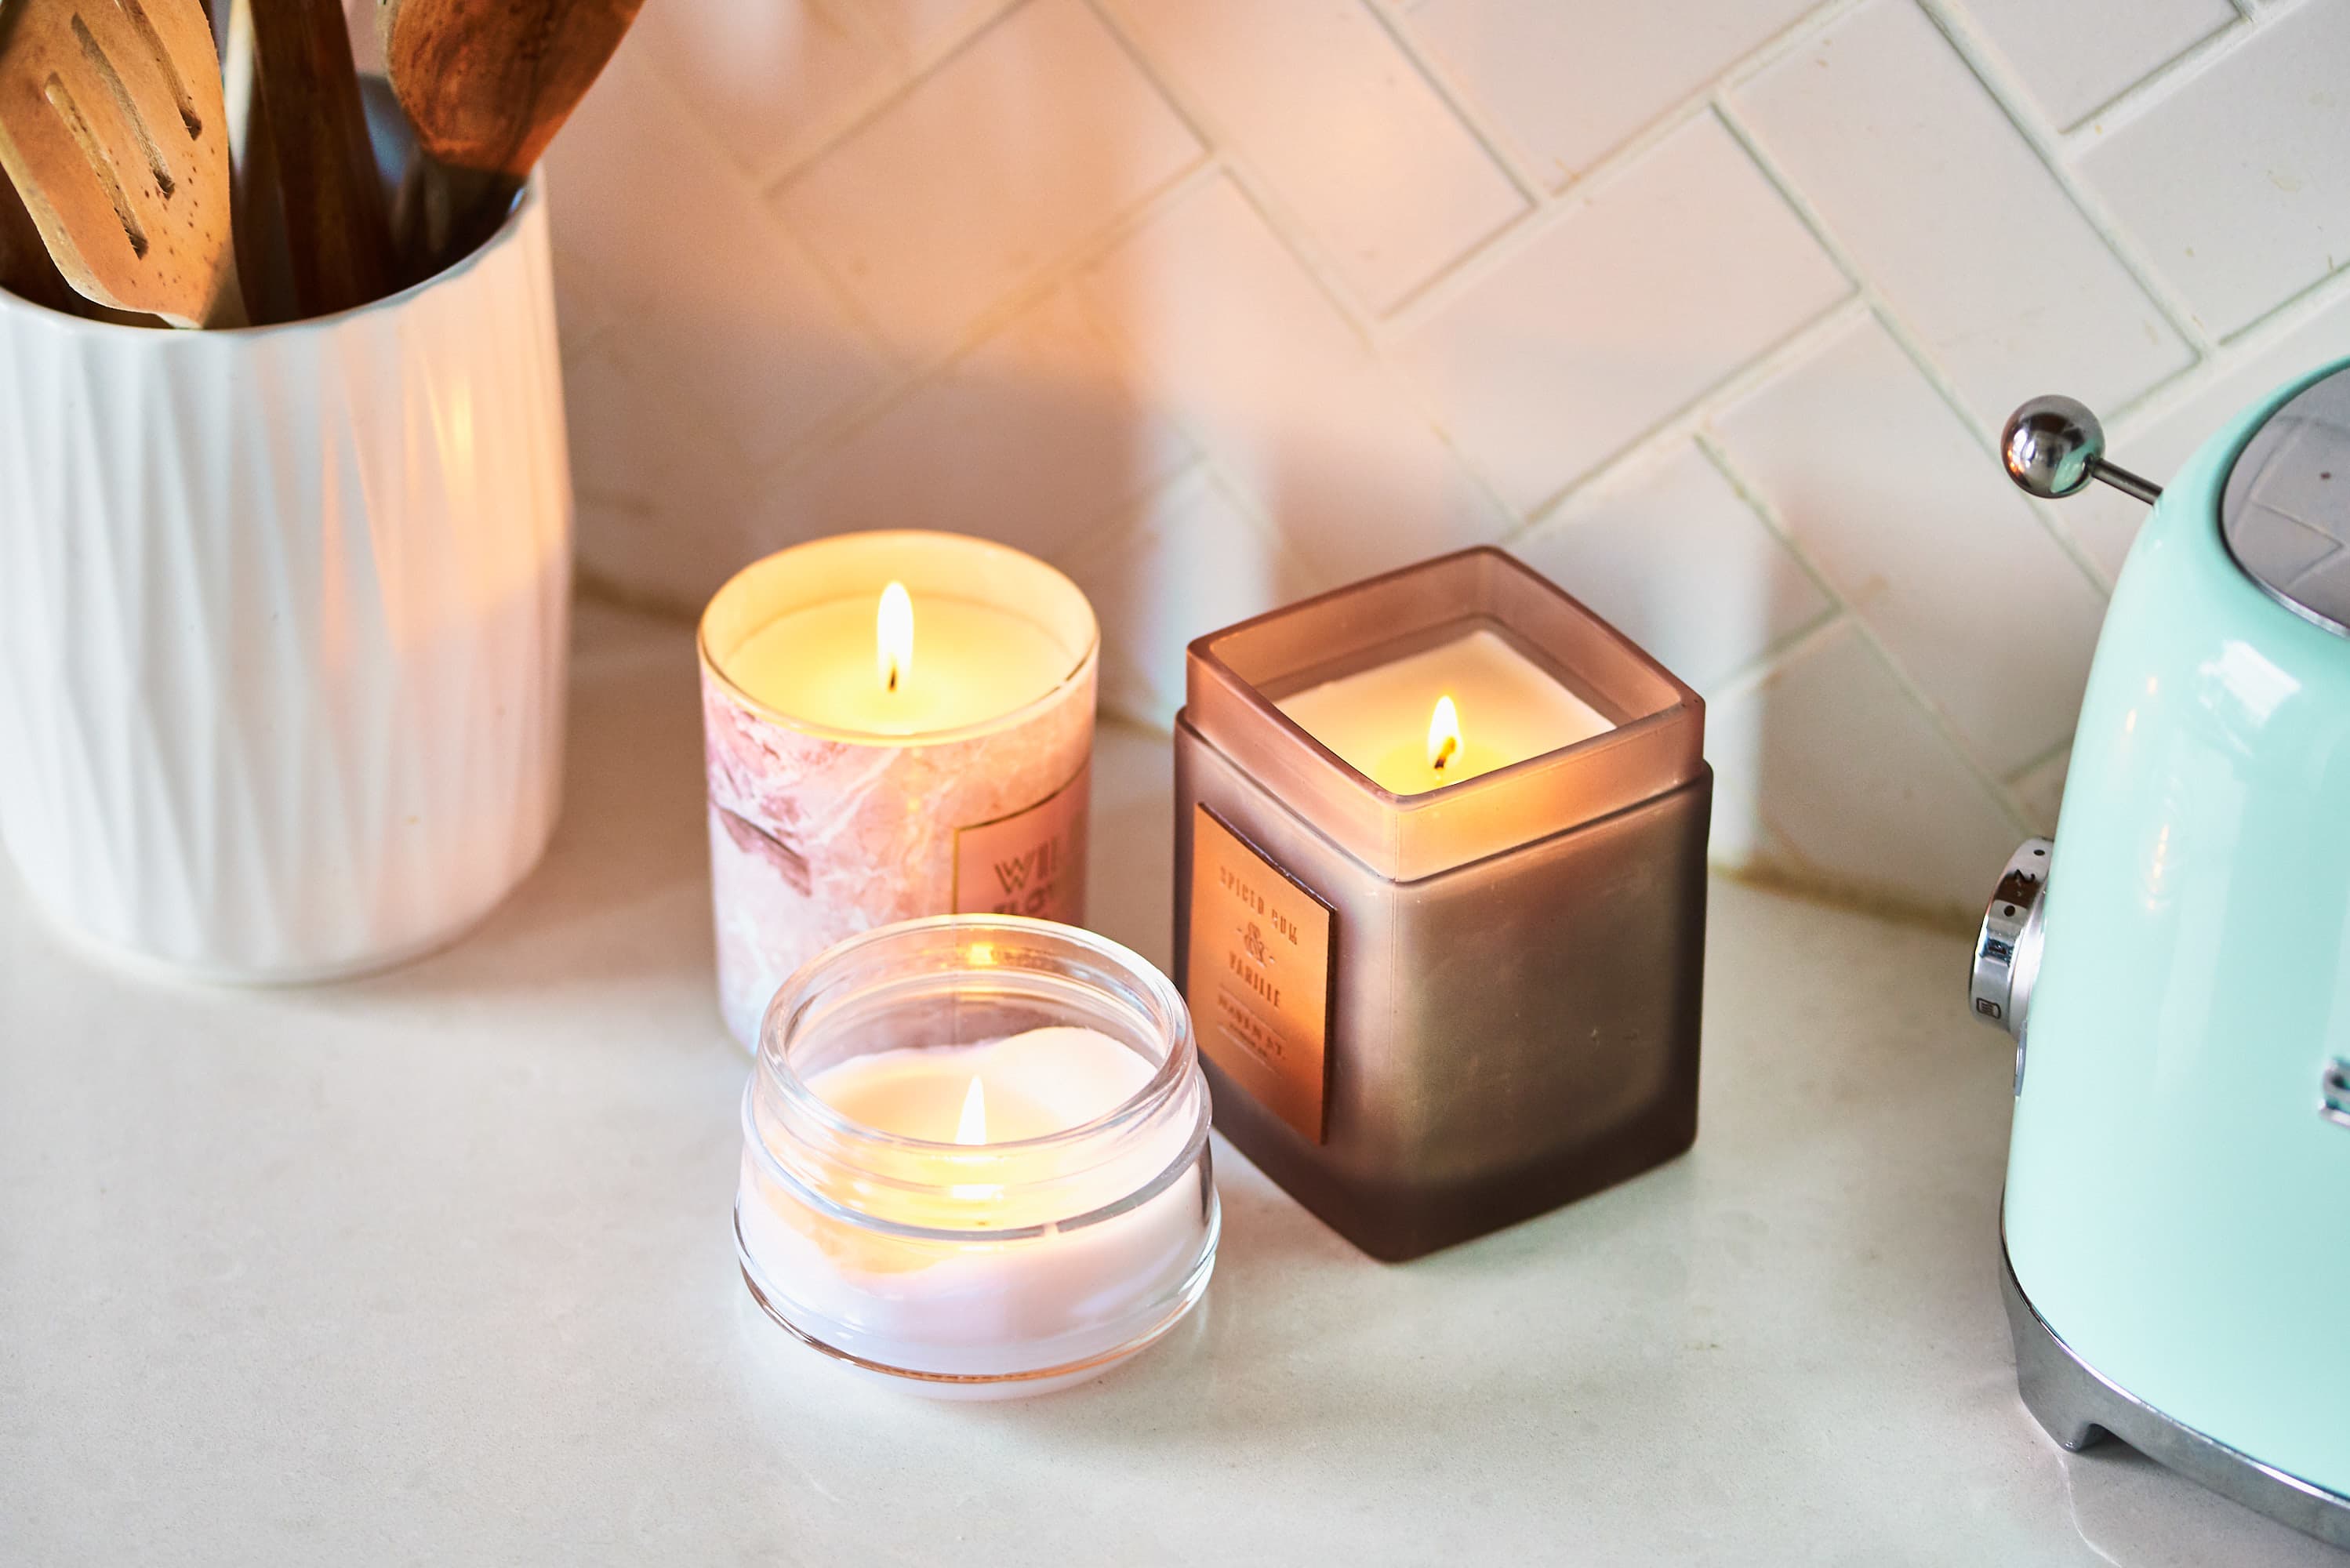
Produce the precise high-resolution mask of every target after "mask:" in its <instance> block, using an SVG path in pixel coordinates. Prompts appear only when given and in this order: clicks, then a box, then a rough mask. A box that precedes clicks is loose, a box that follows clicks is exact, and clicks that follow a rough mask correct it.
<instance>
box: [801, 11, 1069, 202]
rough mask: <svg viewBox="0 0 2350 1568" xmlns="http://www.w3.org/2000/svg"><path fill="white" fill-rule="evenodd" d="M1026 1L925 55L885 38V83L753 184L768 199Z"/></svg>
mask: <svg viewBox="0 0 2350 1568" xmlns="http://www.w3.org/2000/svg"><path fill="white" fill-rule="evenodd" d="M855 3H857V4H862V0H855ZM1027 3H1028V0H1016V3H1015V4H1013V5H1005V6H1003V7H1002V8H1001V9H999V10H997V11H996V12H995V13H994V14H993V16H989V17H988V18H987V19H986V20H985V21H983V22H982V23H980V25H979V26H975V27H973V28H972V29H971V30H970V31H969V32H965V33H959V34H950V35H949V36H947V38H946V41H945V42H944V43H943V44H942V45H941V46H939V47H936V48H934V49H932V50H931V52H929V53H928V54H927V55H916V56H913V57H906V56H904V55H902V54H901V53H900V52H899V47H898V44H897V41H896V40H895V39H891V40H889V41H888V43H887V45H886V47H887V51H888V53H889V55H891V56H893V57H895V58H894V59H893V60H892V61H891V62H890V63H891V66H892V67H893V69H892V70H891V71H890V72H889V77H890V78H892V79H889V80H888V81H887V85H885V86H883V87H881V88H879V89H878V90H876V91H872V92H869V93H866V94H861V95H859V96H858V98H857V99H855V100H854V101H852V102H851V103H850V104H848V105H847V106H845V107H844V108H843V109H842V110H841V111H840V114H839V115H838V116H837V117H836V124H835V126H834V128H833V129H832V130H827V131H826V132H824V133H823V135H822V136H821V137H820V138H819V139H817V140H812V141H811V142H810V144H809V145H807V146H806V147H804V148H802V149H801V150H799V151H796V152H793V153H790V154H788V155H787V157H786V159H785V160H784V161H783V166H782V167H779V168H776V169H773V170H768V171H761V172H760V175H759V178H760V181H761V183H760V186H759V189H760V192H762V194H764V195H765V196H766V197H767V198H768V199H769V200H770V201H771V202H772V201H773V200H774V198H775V196H776V195H777V194H779V193H780V192H782V190H783V189H784V187H785V186H786V185H789V184H790V183H791V182H793V181H795V180H796V179H798V178H799V177H800V176H801V175H802V174H804V173H806V171H808V170H809V169H810V168H812V167H813V166H815V165H816V164H817V163H820V162H822V161H824V160H825V159H827V158H829V157H831V156H832V154H833V153H835V152H837V151H839V150H840V148H841V146H842V144H843V143H845V142H847V141H849V140H852V139H853V138H855V137H856V136H857V135H858V132H860V131H862V130H864V129H865V128H866V127H867V126H868V125H870V124H872V123H873V122H874V121H875V120H877V119H880V118H881V117H882V116H883V115H885V114H887V113H889V111H890V110H891V109H895V108H897V107H898V105H899V104H901V103H903V102H905V101H906V99H910V98H911V97H913V96H914V94H915V93H916V92H917V91H919V90H920V88H922V86H923V85H924V84H925V83H927V82H928V81H929V80H930V79H931V77H932V76H934V75H936V74H937V73H938V72H939V71H940V70H941V69H943V68H945V67H947V66H948V65H950V64H951V63H952V62H953V61H954V59H955V58H956V57H958V56H961V55H963V54H966V53H968V52H969V51H970V50H971V49H972V47H974V46H976V45H977V44H978V42H979V41H980V40H981V39H982V38H983V37H985V36H987V35H988V34H990V33H993V31H995V29H996V28H998V27H1000V26H1003V24H1004V23H1005V22H1006V21H1008V20H1010V19H1011V18H1012V17H1013V16H1015V15H1016V14H1018V13H1019V12H1020V11H1021V10H1022V9H1023V8H1024V6H1025V5H1027ZM858 36H860V37H866V38H872V37H874V36H876V35H875V33H874V32H872V31H870V30H868V29H866V28H864V27H862V26H860V27H859V28H858Z"/></svg>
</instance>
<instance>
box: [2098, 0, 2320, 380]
mask: <svg viewBox="0 0 2350 1568" xmlns="http://www.w3.org/2000/svg"><path fill="white" fill-rule="evenodd" d="M2345 74H2350V5H2338V4H2310V5H2301V6H2298V7H2296V8H2295V9H2293V10H2292V11H2289V12H2286V13H2284V14H2282V15H2281V16H2277V17H2276V18H2275V19H2273V20H2272V21H2270V22H2268V23H2266V24H2264V25H2263V26H2259V27H2254V28H2249V29H2247V30H2246V33H2245V36H2244V37H2243V40H2242V42H2241V43H2240V44H2239V45H2238V46H2237V47H2234V48H2232V49H2230V50H2228V51H2227V52H2226V53H2225V54H2224V55H2222V56H2221V57H2220V58H2219V59H2218V60H2216V61H2214V62H2213V63H2212V65H2211V66H2210V68H2209V69H2207V70H2205V71H2204V72H2202V73H2201V74H2200V75H2199V76H2197V77H2195V78H2193V79H2191V80H2189V81H2187V82H2185V83H2182V84H2180V85H2179V86H2178V88H2176V89H2175V90H2173V91H2171V92H2170V93H2168V95H2166V96H2165V97H2164V98H2163V99H2162V100H2161V101H2160V102H2159V103H2158V104H2155V105H2153V106H2152V107H2150V108H2148V109H2147V110H2146V111H2145V112H2144V113H2143V114H2141V115H2139V116H2138V117H2137V118H2136V119H2131V120H2129V121H2128V122H2127V123H2126V124H2124V125H2122V126H2120V127H2119V128H2117V129H2116V130H2113V131H2111V132H2109V133H2106V134H2102V135H2100V136H2099V137H2098V138H2097V140H2095V142H2094V143H2093V144H2092V145H2091V146H2090V147H2089V148H2088V149H2087V150H2086V151H2085V152H2083V153H2082V155H2081V160H2080V168H2081V173H2082V176H2083V177H2084V178H2085V179H2086V180H2087V181H2088V182H2089V183H2090V184H2091V185H2092V186H2094V187H2095V189H2096V191H2097V192H2098V193H2099V194H2100V195H2102V196H2103V197H2104V198H2105V199H2106V202H2108V203H2110V204H2111V205H2112V207H2113V209H2114V212H2115V213H2116V215H2117V216H2118V217H2119V218H2120V219H2121V221H2122V223H2124V224H2125V225H2126V226H2127V227H2128V228H2129V230H2130V231H2131V233H2133V234H2136V235H2137V238H2138V240H2139V241H2140V242H2141V243H2142V244H2144V245H2145V246H2146V247H2147V254H2149V255H2150V256H2151V257H2152V258H2153V261H2154V265H2156V266H2158V267H2159V268H2160V269H2161V270H2162V273H2163V275H2164V276H2166V277H2168V278H2169V279H2170V280H2171V282H2172V283H2174V284H2175V285H2177V286H2178V289H2179V290H2180V292H2182V293H2183V294H2185V295H2186V296H2187V298H2188V301H2189V303H2190V304H2191V305H2192V306H2194V309H2195V311H2196V314H2197V315H2198V316H2199V317H2200V318H2201V319H2202V321H2203V323H2204V324H2205V325H2206V326H2207V327H2210V329H2211V330H2212V331H2213V332H2215V333H2219V334H2220V335H2222V336H2224V335H2226V334H2228V333H2231V332H2234V331H2236V330H2238V329H2239V328H2241V327H2244V326H2246V325H2248V324H2249V323H2251V321H2253V320H2254V319H2256V318H2257V317H2260V316H2262V314H2264V313H2265V312H2267V311H2269V310H2271V309H2272V308H2273V307H2275V306H2278V305H2280V304H2282V303H2283V302H2284V301H2285V300H2286V299H2288V298H2290V297H2292V296H2293V295H2294V294H2296V293H2298V292H2299V291H2301V290H2302V289H2303V288H2306V287H2307V286H2309V285H2311V284H2313V283H2314V282H2316V281H2317V280H2318V279H2319V278H2321V277H2324V275H2326V274H2328V273H2330V272H2332V271H2334V269H2335V268H2337V267H2340V266H2343V265H2350V157H2345V151H2350V87H2345Z"/></svg>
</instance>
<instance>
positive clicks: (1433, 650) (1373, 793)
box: [1175, 549, 1712, 1258]
mask: <svg viewBox="0 0 2350 1568" xmlns="http://www.w3.org/2000/svg"><path fill="white" fill-rule="evenodd" d="M1185 691H1186V696H1187V701H1186V703H1185V706H1184V709H1183V711H1182V712H1180V713H1179V714H1178V715H1177V716H1176V725H1175V801H1176V806H1175V809H1176V818H1175V835H1176V837H1175V898H1176V918H1175V941H1176V947H1175V971H1176V973H1177V974H1179V975H1180V976H1182V978H1183V984H1184V994H1185V995H1186V997H1187V998H1188V999H1189V1000H1190V1002H1191V1009H1192V1012H1193V1015H1194V1017H1195V1019H1196V1021H1197V1024H1198V1028H1199V1032H1200V1050H1201V1056H1202V1058H1203V1059H1204V1061H1205V1064H1206V1070H1207V1073H1208V1077H1209V1082H1210V1084H1211V1085H1212V1087H1213V1089H1214V1092H1215V1096H1216V1127H1217V1130H1218V1131H1219V1132H1221V1133H1222V1134H1223V1135H1224V1136H1225V1137H1227V1138H1229V1139H1230V1140H1231V1141H1232V1143H1233V1144H1235V1145H1236V1146H1238V1147H1240V1148H1241V1149H1242V1150H1243V1152H1245V1153H1246V1154H1247V1155H1248V1156H1249V1158H1251V1159H1252V1160H1253V1161H1254V1162H1255V1163H1256V1165H1257V1166H1258V1168H1261V1169H1262V1170H1263V1171H1264V1172H1265V1174H1266V1175H1268V1176H1270V1177H1271V1178H1272V1179H1274V1181H1277V1182H1279V1183H1280V1184H1281V1185H1283V1186H1284V1187H1285V1188H1287V1189H1289V1190H1290V1192H1291V1193H1292V1194H1293V1195H1294V1196H1295V1197H1296V1198H1297V1199H1298V1200H1299V1201H1301V1202H1302V1203H1304V1204H1305V1206H1306V1207H1307V1208H1309V1209H1311V1210H1314V1211H1315V1213H1317V1214H1319V1215H1321V1216H1322V1217H1323V1218H1324V1219H1326V1220H1328V1221H1329V1222H1330V1223H1331V1224H1332V1225H1334V1226H1335V1227H1336V1228H1337V1229H1338V1230H1339V1231H1342V1232H1343V1233H1344V1234H1346V1235H1347V1237H1349V1238H1350V1239H1352V1240H1353V1241H1356V1242H1357V1244H1359V1245H1360V1246H1362V1247H1363V1248H1365V1249H1366V1250H1367V1251H1371V1252H1373V1253H1374V1254H1376V1255H1377V1256H1379V1257H1382V1258H1409V1257H1414V1256H1417V1255H1419V1253H1422V1252H1426V1251H1430V1250H1432V1249H1434V1248H1437V1247H1440V1246H1444V1245H1447V1244H1449V1243H1451V1242H1453V1241H1461V1240H1462V1239H1464V1238H1466V1237H1469V1236H1473V1235H1477V1234H1479V1233H1481V1232H1482V1231H1489V1230H1492V1229H1494V1228H1495V1227H1497V1226H1501V1225H1505V1224H1508V1223H1511V1222H1512V1221H1513V1220H1521V1219H1523V1218H1525V1217H1526V1216H1528V1215H1530V1214H1534V1213H1538V1212H1540V1211H1541V1210H1544V1209H1547V1208H1550V1207H1552V1206H1554V1205H1555V1204H1558V1203H1562V1202H1565V1201H1567V1200H1569V1199H1574V1198H1575V1197H1578V1196H1580V1195H1582V1194H1584V1193H1586V1192H1591V1191H1595V1190H1596V1189H1598V1188H1600V1187H1603V1186H1605V1185H1607V1183H1609V1182H1613V1181H1619V1180H1622V1179H1625V1178H1626V1177H1627V1176H1629V1175H1632V1174H1633V1173H1635V1172H1637V1171H1639V1170H1642V1169H1645V1168H1648V1166H1650V1165H1653V1164H1656V1163H1657V1162H1659V1161H1660V1160H1663V1159H1668V1158H1671V1157H1672V1156H1674V1155H1676V1154H1678V1153H1679V1152H1680V1151H1681V1150H1682V1149H1684V1148H1686V1147H1689V1142H1690V1138H1691V1137H1694V1136H1695V1131H1696V1125H1697V1123H1696V1117H1697V1063H1698V1044H1699V1012H1700V1008H1699V1003H1700V997H1701V996H1702V994H1703V990H1702V970H1703V958H1704V950H1705V888H1706V883H1705V846H1706V826H1707V822H1708V818H1709V814H1710V810H1711V799H1712V776H1711V773H1710V772H1709V771H1708V769H1707V767H1706V764H1705V759H1704V754H1703V746H1704V731H1705V725H1704V715H1705V708H1704V703H1703V701H1701V700H1700V698H1699V697H1698V695H1697V693H1695V692H1694V691H1690V689H1689V688H1688V687H1687V686H1686V685H1684V684H1682V683H1681V682H1680V681H1679V680H1674V679H1673V677H1672V675H1671V674H1670V672H1669V671H1668V670H1665V669H1664V668H1663V667H1661V666H1660V665H1659V664H1658V663H1657V662H1656V661H1655V660H1654V659H1650V658H1649V657H1648V655H1646V654H1644V653H1642V652H1641V651H1640V650H1639V649H1638V648H1636V647H1634V646H1633V645H1632V644H1631V643H1630V642H1629V641H1627V640H1626V639H1625V638H1624V637H1623V636H1622V635H1621V634H1619V633H1618V632H1617V631H1616V630H1615V629H1614V628H1611V627H1609V626H1608V625H1607V623H1606V622H1604V621H1602V620H1600V619H1599V618H1597V617H1596V616H1595V615H1593V614H1592V613H1591V612H1590V610H1588V609H1587V608H1586V607H1584V606H1582V605H1579V604H1577V603H1576V602H1575V600H1574V599H1572V598H1570V597H1567V596H1566V595H1565V594H1564V593H1562V592H1561V591H1560V590H1559V588H1558V587H1556V586H1555V585H1554V584H1552V583H1550V582H1549V581H1547V580H1545V579H1544V578H1543V577H1542V576H1539V575H1538V574H1536V573H1534V571H1532V570H1530V569H1529V568H1528V567H1526V566H1524V565H1523V563H1521V562H1518V561H1515V560H1513V559H1512V558H1511V557H1510V556H1506V555H1504V554H1503V553H1502V552H1500V551H1498V550H1492V549H1474V550H1467V551H1462V552H1461V553H1459V554H1456V555H1452V556H1443V557H1440V558H1439V559H1437V560H1433V561H1428V562H1423V563H1421V564H1420V565H1419V566H1410V567H1407V568H1405V569H1403V570H1401V571H1397V572H1390V573H1387V574H1385V575H1383V576H1378V577H1374V578H1371V579H1369V580H1367V581H1365V582H1361V583H1356V584H1353V585H1350V586H1348V587H1343V588H1337V589H1334V590H1333V591H1331V592H1329V593H1327V594H1324V595H1320V596H1318V597H1315V598H1313V599H1310V600H1307V601H1305V603H1302V604H1296V605H1291V606H1288V607H1284V608H1282V609H1278V610H1274V611H1273V612H1272V613H1270V614H1267V615H1263V616H1258V617H1256V618H1253V619H1251V620H1248V621H1244V622H1242V623H1241V624H1239V625H1237V626H1232V627H1228V628H1224V629H1223V630H1222V631H1217V632H1211V633H1210V634H1209V635H1207V636H1206V637H1203V638H1201V639H1198V640H1197V641H1195V642H1193V643H1192V644H1191V649H1190V652H1189V655H1188V657H1187V659H1186V665H1185Z"/></svg>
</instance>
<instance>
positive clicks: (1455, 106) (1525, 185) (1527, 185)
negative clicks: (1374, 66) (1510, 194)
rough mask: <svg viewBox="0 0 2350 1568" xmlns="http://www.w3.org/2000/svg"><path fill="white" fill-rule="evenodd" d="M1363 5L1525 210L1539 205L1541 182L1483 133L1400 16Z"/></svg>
mask: <svg viewBox="0 0 2350 1568" xmlns="http://www.w3.org/2000/svg"><path fill="white" fill-rule="evenodd" d="M1363 9H1364V10H1365V11H1366V12H1367V13H1368V14H1369V16H1370V18H1371V25H1372V26H1375V27H1378V28H1379V29H1380V30H1382V31H1383V32H1385V33H1386V34H1387V36H1388V42H1390V43H1392V44H1393V45H1395V47H1396V51H1397V52H1398V53H1399V54H1400V55H1402V56H1403V57H1404V58H1405V59H1407V60H1409V61H1410V62H1411V67H1412V69H1413V70H1415V71H1417V72H1418V73H1419V79H1420V80H1421V81H1423V82H1426V83H1427V84H1428V89H1429V91H1430V92H1432V93H1434V94H1435V95H1436V99H1437V101H1438V102H1439V103H1441V104H1442V105H1443V106H1444V107H1445V109H1447V110H1449V111H1450V112H1451V115H1452V118H1453V119H1455V120H1456V121H1458V122H1459V123H1460V125H1461V129H1463V130H1466V131H1468V132H1469V134H1470V136H1471V138H1472V139H1474V140H1475V141H1476V143H1477V145H1478V146H1479V147H1480V148H1482V150H1483V151H1484V153H1485V156H1486V157H1488V158H1490V159H1492V161H1494V163H1495V164H1497V165H1499V166H1500V168H1501V171H1502V173H1503V176H1504V177H1505V178H1507V179H1508V181H1509V182H1510V183H1511V184H1512V185H1514V186H1515V187H1517V192H1518V195H1519V197H1520V198H1521V199H1522V200H1523V201H1524V202H1525V203H1526V210H1527V211H1529V212H1531V211H1534V210H1535V209H1537V208H1539V207H1540V206H1541V205H1542V198H1543V184H1542V182H1541V181H1539V180H1535V179H1532V178H1528V177H1526V176H1525V175H1523V174H1522V173H1521V172H1520V171H1519V170H1518V169H1517V167H1516V166H1515V165H1514V164H1513V162H1512V161H1510V160H1509V159H1508V158H1507V157H1504V156H1503V152H1502V149H1501V146H1500V143H1499V140H1498V139H1496V138H1495V137H1493V136H1492V135H1490V134H1488V133H1487V130H1486V128H1485V126H1484V124H1483V123H1482V119H1480V118H1478V117H1475V116H1472V115H1471V114H1470V113H1469V112H1468V109H1467V108H1466V99H1467V97H1468V95H1466V94H1464V93H1456V92H1455V91H1454V90H1453V87H1452V83H1451V80H1450V79H1449V78H1446V77H1445V76H1442V75H1440V73H1439V72H1438V71H1437V70H1436V69H1435V68H1434V62H1433V61H1432V60H1431V59H1430V51H1429V50H1426V49H1422V48H1420V47H1418V46H1417V45H1416V44H1415V43H1414V42H1413V40H1412V38H1411V37H1410V36H1409V34H1407V33H1406V32H1405V31H1404V28H1403V25H1402V22H1401V20H1400V19H1399V18H1398V17H1397V16H1394V15H1392V14H1391V13H1390V12H1389V11H1388V8H1387V7H1386V6H1384V5H1376V4H1366V5H1364V7H1363Z"/></svg>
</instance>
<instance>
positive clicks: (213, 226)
mask: <svg viewBox="0 0 2350 1568" xmlns="http://www.w3.org/2000/svg"><path fill="white" fill-rule="evenodd" d="M0 166H5V168H6V169H7V171H8V176H9V178H10V179H11V180H13V181H14V182H16V190H17V192H18V193H19V194H21V195H22V196H23V197H24V199H25V206H26V210H27V211H28V212H30V213H32V215H33V222H34V223H36V224H37V225H38V226H39V228H40V231H41V238H42V239H43V240H44V241H46V242H47V245H48V249H49V254H50V256H51V257H52V258H53V259H54V260H55V261H56V262H57V270H58V271H60V272H62V273H63V274H65V275H66V281H67V282H68V283H70V284H72V285H73V286H74V287H75V288H77V289H78V290H80V291H81V292H82V293H83V294H85V295H87V296H89V297H90V298H92V299H94V300H97V301H98V302H99V304H100V305H106V306H113V307H114V308H116V309H119V310H140V311H147V312H150V313H151V314H153V315H156V316H160V317H163V319H165V320H166V321H169V322H171V323H172V325H173V326H175V327H241V326H243V325H244V301H243V299H241V298H240V297H239V296H238V293H237V285H236V253H235V250H234V247H233V246H232V245H231V244H230V243H229V213H228V209H229V193H228V191H229V185H228V146H227V139H226V135H225V130H224V116H223V114H222V112H221V89H220V74H219V65H218V57H216V56H215V55H214V54H213V35H212V29H211V26H210V25H209V24H207V23H206V21H205V20H204V12H203V6H202V5H200V4H198V0H5V4H0Z"/></svg>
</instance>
